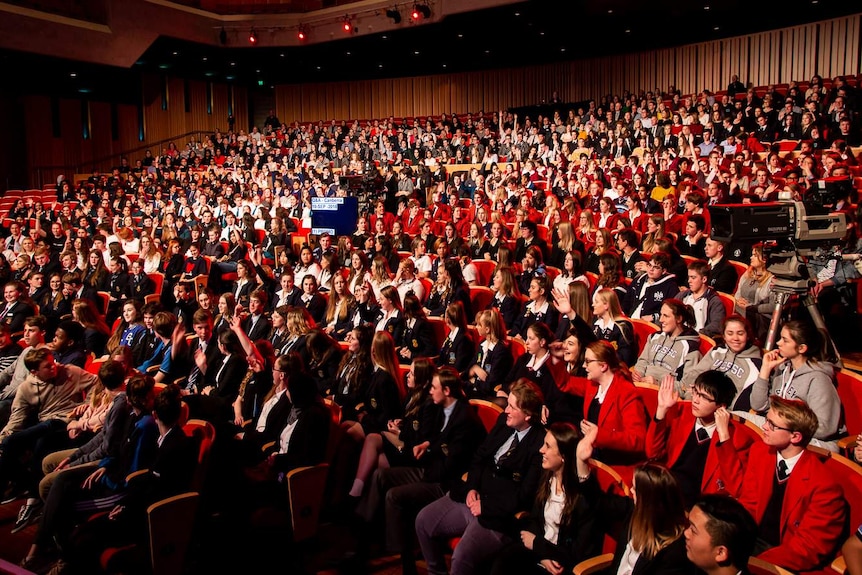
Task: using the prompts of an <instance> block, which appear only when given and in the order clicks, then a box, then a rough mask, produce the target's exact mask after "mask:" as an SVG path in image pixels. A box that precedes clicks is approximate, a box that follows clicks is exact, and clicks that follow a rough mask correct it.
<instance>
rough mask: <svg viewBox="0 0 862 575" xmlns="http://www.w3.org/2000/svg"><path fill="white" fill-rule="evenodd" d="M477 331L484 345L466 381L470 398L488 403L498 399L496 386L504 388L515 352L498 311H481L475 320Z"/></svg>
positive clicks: (480, 348) (481, 345)
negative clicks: (488, 400)
mask: <svg viewBox="0 0 862 575" xmlns="http://www.w3.org/2000/svg"><path fill="white" fill-rule="evenodd" d="M476 330H477V331H478V332H479V337H481V338H482V343H480V344H479V349H478V351H477V352H476V356H475V358H474V359H473V364H472V365H471V366H470V368H469V369H468V370H467V373H466V374H465V377H464V379H465V380H466V381H467V384H468V389H469V391H470V394H471V395H473V396H474V397H479V398H484V399H488V398H492V397H495V395H496V391H495V389H496V388H497V386H502V385H504V384H505V382H506V376H507V375H509V371H511V369H512V364H513V363H514V358H513V357H512V348H511V346H510V345H509V342H508V341H506V329H505V325H504V324H503V318H502V316H501V315H500V312H499V311H497V310H495V309H490V310H488V309H486V310H484V311H480V312H479V315H477V316H476Z"/></svg>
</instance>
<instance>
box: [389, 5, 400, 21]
mask: <svg viewBox="0 0 862 575" xmlns="http://www.w3.org/2000/svg"><path fill="white" fill-rule="evenodd" d="M386 17H387V18H390V19H392V22H394V23H395V24H401V12H399V11H398V8H390V9H389V10H387V11H386Z"/></svg>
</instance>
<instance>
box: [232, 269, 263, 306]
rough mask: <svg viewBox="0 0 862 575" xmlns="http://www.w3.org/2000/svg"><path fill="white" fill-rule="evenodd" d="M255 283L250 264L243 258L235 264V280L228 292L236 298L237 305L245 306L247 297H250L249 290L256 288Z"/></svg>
mask: <svg viewBox="0 0 862 575" xmlns="http://www.w3.org/2000/svg"><path fill="white" fill-rule="evenodd" d="M257 285H258V284H257V282H256V281H255V276H254V275H253V272H252V268H251V264H249V263H248V262H246V261H244V260H243V261H241V262H238V263H237V265H236V281H235V282H233V285H232V286H231V289H230V293H232V294H233V297H234V299H236V303H237V305H240V306H242V307H244V308H247V307H248V298H249V297H251V292H253V291H254V290H256V289H257ZM231 312H233V310H231Z"/></svg>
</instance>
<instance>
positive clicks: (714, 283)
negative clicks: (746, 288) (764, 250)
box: [704, 238, 739, 294]
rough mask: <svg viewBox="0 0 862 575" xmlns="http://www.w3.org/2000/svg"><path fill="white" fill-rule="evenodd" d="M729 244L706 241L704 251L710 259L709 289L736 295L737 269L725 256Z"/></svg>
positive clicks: (711, 240) (710, 239)
mask: <svg viewBox="0 0 862 575" xmlns="http://www.w3.org/2000/svg"><path fill="white" fill-rule="evenodd" d="M726 248H727V244H726V243H725V242H720V241H717V240H714V239H712V238H709V239H707V240H706V246H704V251H705V253H706V257H707V258H708V259H709V266H710V270H709V287H711V288H712V289H714V290H715V291H720V292H724V293H730V294H732V293H736V283H737V282H738V281H739V276H738V275H737V273H736V268H735V267H733V264H731V263H730V260H728V259H727V255H726V254H725V251H726Z"/></svg>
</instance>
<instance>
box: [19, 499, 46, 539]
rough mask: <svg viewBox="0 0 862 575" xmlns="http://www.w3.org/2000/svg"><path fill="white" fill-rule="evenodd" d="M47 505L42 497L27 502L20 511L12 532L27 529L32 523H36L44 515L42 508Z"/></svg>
mask: <svg viewBox="0 0 862 575" xmlns="http://www.w3.org/2000/svg"><path fill="white" fill-rule="evenodd" d="M44 506H45V504H44V503H42V500H41V499H37V500H36V502H35V503H25V504H24V505H22V506H21V510H20V511H18V519H17V520H16V521H15V526H14V527H13V528H12V533H18V532H19V531H21V530H23V529H26V528H27V527H29V526H30V525H32V524H34V523H36V521H38V520H39V518H40V517H42V508H43V507H44Z"/></svg>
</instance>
